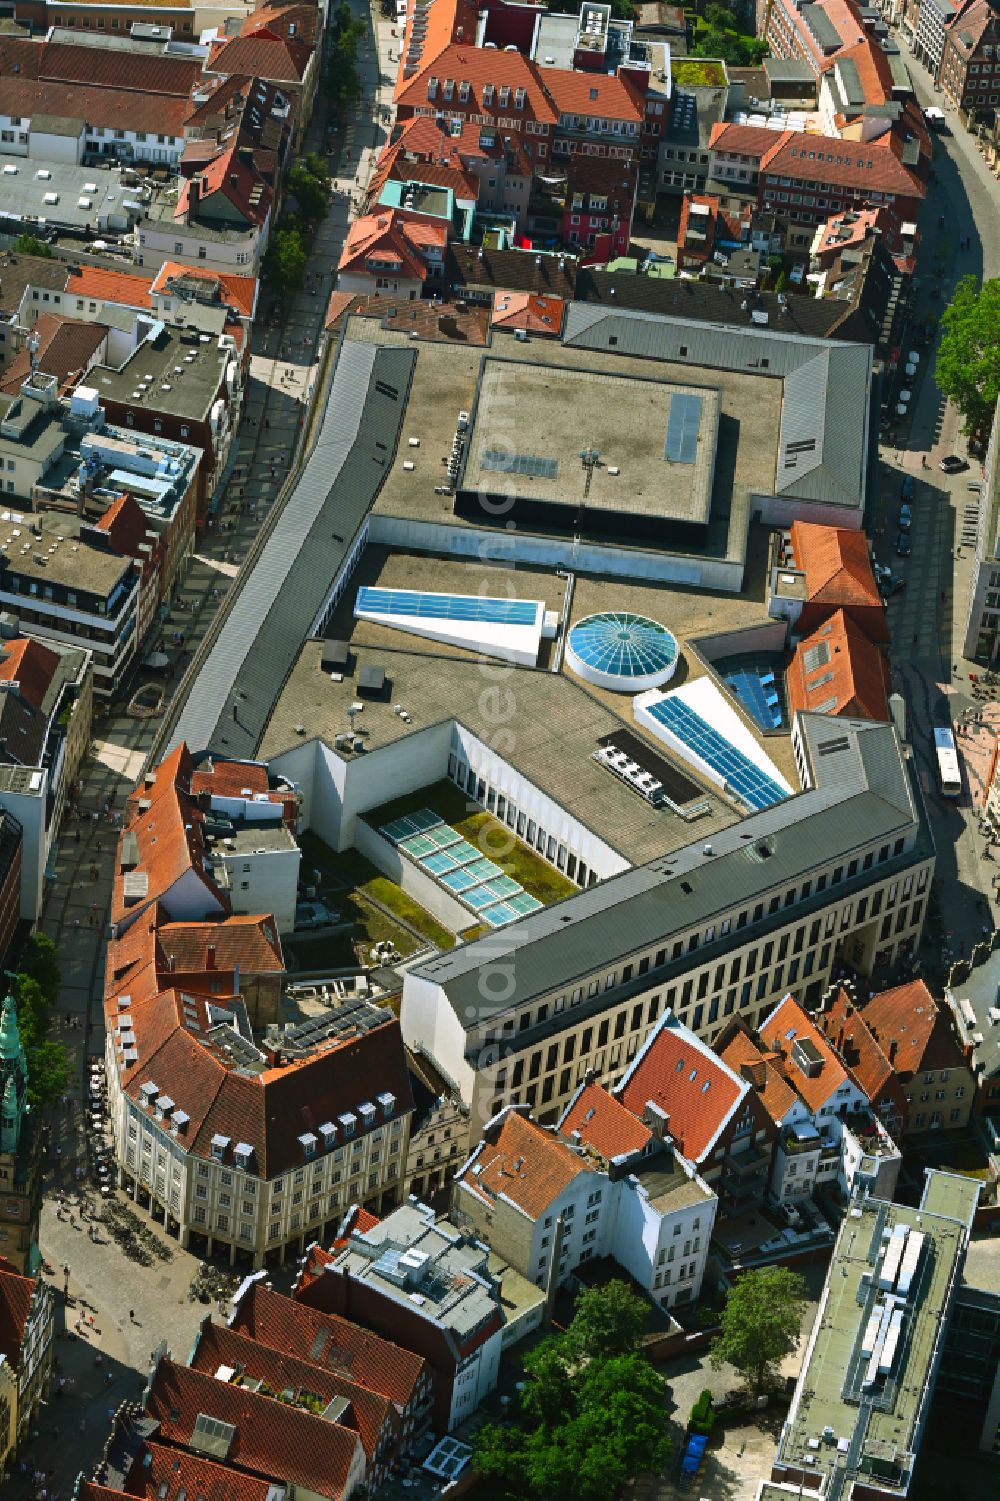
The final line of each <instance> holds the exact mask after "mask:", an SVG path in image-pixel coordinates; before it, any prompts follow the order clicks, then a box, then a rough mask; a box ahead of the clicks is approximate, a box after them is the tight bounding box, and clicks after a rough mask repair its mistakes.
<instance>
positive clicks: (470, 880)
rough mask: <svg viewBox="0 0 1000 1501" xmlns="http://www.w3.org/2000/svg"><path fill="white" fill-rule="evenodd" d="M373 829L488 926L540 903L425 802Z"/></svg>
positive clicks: (509, 919)
mask: <svg viewBox="0 0 1000 1501" xmlns="http://www.w3.org/2000/svg"><path fill="white" fill-rule="evenodd" d="M379 833H380V834H381V835H382V837H383V839H388V841H389V843H390V844H394V845H395V846H396V848H397V849H399V850H401V851H402V852H403V854H404V855H407V856H409V858H410V859H411V860H413V861H415V863H416V864H417V865H419V866H420V867H421V868H422V869H423V870H425V871H426V872H427V874H428V875H430V876H433V877H434V879H435V880H436V881H437V882H438V883H439V884H440V885H441V886H443V887H444V889H445V890H446V891H447V892H449V893H450V894H451V895H452V896H457V897H458V899H459V901H460V902H462V903H464V905H465V906H466V907H468V908H469V909H470V910H471V911H472V912H474V913H475V915H476V917H478V918H480V919H481V920H482V921H483V922H485V923H487V924H488V925H489V926H490V927H491V928H502V927H505V926H506V925H507V923H511V922H516V921H517V919H518V918H519V917H525V916H526V915H527V914H528V913H529V912H534V911H536V910H537V909H538V908H539V907H540V906H541V905H542V904H541V902H540V901H539V900H538V898H537V897H533V896H532V895H531V894H530V892H527V891H525V890H524V888H523V886H521V885H520V883H519V882H517V881H515V880H513V878H512V877H511V876H508V875H507V874H506V873H505V872H504V870H503V869H502V868H501V867H500V866H499V865H495V864H494V863H493V861H492V860H487V859H486V858H485V857H484V856H483V854H482V851H481V850H478V849H477V848H476V846H475V845H474V844H470V843H469V841H468V840H467V839H463V838H462V836H461V834H459V833H458V832H457V830H455V829H453V828H451V827H450V826H449V825H448V824H446V823H445V822H444V820H443V819H441V818H439V817H438V815H437V814H436V813H435V812H434V811H433V809H431V808H419V809H418V810H417V811H416V812H415V813H407V814H406V816H405V817H403V818H395V819H393V820H392V822H391V823H387V824H383V825H382V827H381V828H380V829H379Z"/></svg>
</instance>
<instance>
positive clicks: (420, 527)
mask: <svg viewBox="0 0 1000 1501" xmlns="http://www.w3.org/2000/svg"><path fill="white" fill-rule="evenodd" d="M855 524H860V522H858V523H855ZM370 535H371V540H372V542H374V543H378V544H381V545H384V546H387V547H396V548H399V549H401V550H406V549H409V550H410V551H413V552H441V553H445V554H447V555H450V556H452V557H474V558H476V559H477V560H479V561H481V560H482V558H483V557H484V556H487V557H497V558H498V559H503V560H507V559H509V560H510V562H511V564H512V565H515V564H517V563H522V564H525V565H527V564H529V563H537V564H539V565H541V566H542V567H543V568H560V567H567V566H568V567H569V568H570V569H571V570H572V571H573V572H574V573H594V574H609V575H611V576H612V577H614V578H637V579H654V580H656V581H657V582H658V583H674V584H691V585H694V586H695V587H698V588H702V589H721V590H724V591H725V592H726V593H729V594H738V593H739V591H740V589H741V588H742V587H743V563H742V561H740V562H736V561H733V562H730V561H728V560H727V559H725V558H697V557H695V558H687V557H675V556H672V555H671V554H670V553H651V552H643V551H642V549H641V548H634V549H633V548H625V547H599V546H597V545H595V544H593V543H585V544H583V545H579V544H576V545H574V543H573V541H572V539H571V538H568V537H567V538H559V537H534V536H531V535H529V534H528V533H526V532H516V533H507V534H506V535H505V536H498V535H496V534H495V533H493V532H491V531H480V530H478V529H477V528H476V527H472V526H462V525H458V526H449V525H447V524H446V523H442V522H429V521H411V520H408V519H405V518H403V517H399V516H385V515H382V514H380V513H376V514H375V515H374V516H372V519H371V531H370Z"/></svg>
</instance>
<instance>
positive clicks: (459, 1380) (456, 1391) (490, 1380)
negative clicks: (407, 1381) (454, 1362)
mask: <svg viewBox="0 0 1000 1501" xmlns="http://www.w3.org/2000/svg"><path fill="white" fill-rule="evenodd" d="M502 1344H503V1336H502V1331H501V1330H500V1329H498V1330H497V1331H496V1332H495V1333H494V1334H491V1335H490V1337H489V1339H488V1340H486V1341H485V1343H484V1344H482V1345H480V1347H479V1349H478V1350H476V1351H475V1353H474V1354H473V1355H470V1357H469V1359H468V1360H467V1361H466V1363H465V1365H464V1366H462V1367H461V1368H460V1369H459V1370H458V1371H457V1372H456V1373H455V1383H454V1386H453V1387H452V1392H451V1413H450V1415H449V1420H448V1431H449V1432H451V1431H453V1430H454V1429H455V1428H457V1427H458V1426H459V1424H461V1423H464V1422H465V1420H466V1418H468V1417H471V1416H472V1414H473V1413H474V1412H475V1410H476V1408H477V1407H478V1406H479V1404H480V1402H482V1401H483V1399H484V1398H485V1397H488V1396H489V1394H490V1392H492V1391H495V1390H496V1384H497V1373H498V1372H499V1370H500V1350H501V1347H502Z"/></svg>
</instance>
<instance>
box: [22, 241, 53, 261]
mask: <svg viewBox="0 0 1000 1501" xmlns="http://www.w3.org/2000/svg"><path fill="white" fill-rule="evenodd" d="M14 249H15V250H16V251H18V252H19V253H20V254H21V255H40V256H41V257H42V259H43V260H46V261H50V260H51V259H52V246H51V245H49V244H48V242H47V241H45V240H40V239H38V237H37V236H36V235H18V237H17V239H16V240H15V241H14Z"/></svg>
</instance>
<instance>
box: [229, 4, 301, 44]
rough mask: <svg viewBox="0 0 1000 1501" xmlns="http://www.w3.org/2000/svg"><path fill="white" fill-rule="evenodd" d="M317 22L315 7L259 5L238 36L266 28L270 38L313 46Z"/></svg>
mask: <svg viewBox="0 0 1000 1501" xmlns="http://www.w3.org/2000/svg"><path fill="white" fill-rule="evenodd" d="M318 21H319V11H318V10H317V8H316V6H315V5H294V4H293V5H261V6H258V8H257V9H256V10H254V11H251V13H250V14H249V15H248V16H247V18H246V20H245V21H244V22H243V25H242V26H241V27H240V34H241V36H250V35H252V34H253V32H254V31H257V30H259V29H260V28H261V27H266V29H267V30H268V31H269V32H270V33H271V34H272V36H278V37H283V38H285V39H286V40H288V41H295V42H308V43H309V44H310V45H312V46H315V43H316V36H317V31H318Z"/></svg>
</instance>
